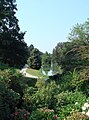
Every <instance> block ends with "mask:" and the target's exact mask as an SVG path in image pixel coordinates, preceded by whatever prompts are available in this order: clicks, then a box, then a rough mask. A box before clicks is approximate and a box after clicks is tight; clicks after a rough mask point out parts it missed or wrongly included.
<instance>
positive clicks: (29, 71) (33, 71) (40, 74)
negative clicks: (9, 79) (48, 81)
mask: <svg viewBox="0 0 89 120" xmlns="http://www.w3.org/2000/svg"><path fill="white" fill-rule="evenodd" d="M26 72H27V73H29V74H31V75H33V76H37V77H38V78H39V77H41V78H47V76H46V75H43V74H42V73H41V69H40V70H35V69H31V68H28V69H27V71H26Z"/></svg>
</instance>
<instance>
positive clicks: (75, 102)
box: [56, 91, 87, 120]
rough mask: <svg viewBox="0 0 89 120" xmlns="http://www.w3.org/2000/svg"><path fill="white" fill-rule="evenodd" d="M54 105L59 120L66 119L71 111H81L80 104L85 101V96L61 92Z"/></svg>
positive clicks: (77, 93) (78, 93)
mask: <svg viewBox="0 0 89 120" xmlns="http://www.w3.org/2000/svg"><path fill="white" fill-rule="evenodd" d="M57 99H58V102H57V104H56V107H57V110H58V114H59V118H60V120H61V119H63V118H66V117H67V116H68V115H69V114H70V113H71V112H73V111H81V106H82V104H83V103H84V102H85V101H86V99H87V98H86V96H85V95H84V94H82V93H81V92H78V91H75V92H68V91H67V92H62V93H60V94H59V95H57Z"/></svg>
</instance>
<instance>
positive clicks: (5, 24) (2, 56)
mask: <svg viewBox="0 0 89 120" xmlns="http://www.w3.org/2000/svg"><path fill="white" fill-rule="evenodd" d="M16 10H17V8H16V4H15V1H14V0H1V1H0V61H2V62H4V63H7V64H8V65H10V66H15V67H19V68H20V67H22V66H23V65H24V64H25V63H26V60H27V56H28V48H27V44H26V43H25V42H24V41H23V39H24V34H25V33H22V32H20V28H19V25H18V19H17V18H16V16H15V14H16Z"/></svg>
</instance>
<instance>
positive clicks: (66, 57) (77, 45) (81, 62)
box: [52, 19, 89, 72]
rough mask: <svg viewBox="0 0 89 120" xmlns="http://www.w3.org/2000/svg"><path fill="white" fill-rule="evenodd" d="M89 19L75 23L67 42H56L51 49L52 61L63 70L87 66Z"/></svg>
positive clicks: (88, 60) (88, 55)
mask: <svg viewBox="0 0 89 120" xmlns="http://www.w3.org/2000/svg"><path fill="white" fill-rule="evenodd" d="M88 53H89V19H88V20H87V21H86V22H85V23H84V24H76V25H75V26H74V27H73V28H72V30H71V33H70V34H69V36H68V42H63V43H58V44H57V46H56V47H55V48H54V49H53V55H52V62H53V64H55V63H56V64H57V65H58V66H60V67H61V68H62V69H63V70H64V72H65V71H71V70H74V68H76V69H78V70H79V69H82V68H85V67H86V66H89V54H88Z"/></svg>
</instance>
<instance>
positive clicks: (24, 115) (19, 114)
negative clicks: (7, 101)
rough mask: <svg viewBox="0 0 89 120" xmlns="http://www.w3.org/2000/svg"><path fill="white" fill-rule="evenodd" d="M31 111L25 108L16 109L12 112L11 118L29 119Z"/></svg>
mask: <svg viewBox="0 0 89 120" xmlns="http://www.w3.org/2000/svg"><path fill="white" fill-rule="evenodd" d="M29 117H30V112H28V111H26V110H25V109H16V110H15V112H14V113H12V114H11V120H29Z"/></svg>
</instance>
